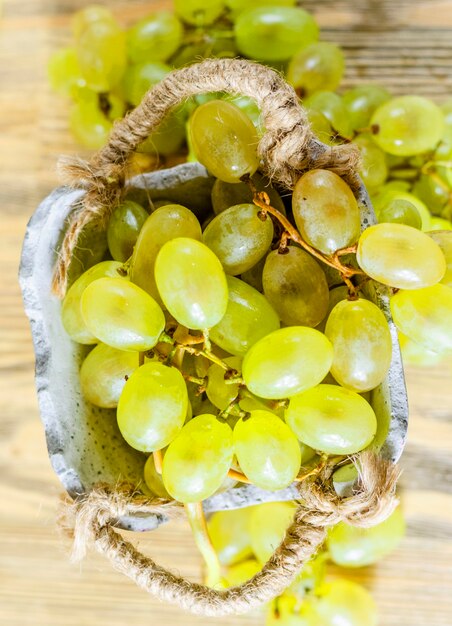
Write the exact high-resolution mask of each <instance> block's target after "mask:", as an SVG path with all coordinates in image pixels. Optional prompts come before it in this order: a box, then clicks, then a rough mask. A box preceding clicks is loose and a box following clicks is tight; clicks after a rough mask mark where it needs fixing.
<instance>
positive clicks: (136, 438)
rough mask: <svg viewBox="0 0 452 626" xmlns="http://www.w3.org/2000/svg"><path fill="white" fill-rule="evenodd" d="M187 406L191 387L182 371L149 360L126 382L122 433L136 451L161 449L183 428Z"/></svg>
mask: <svg viewBox="0 0 452 626" xmlns="http://www.w3.org/2000/svg"><path fill="white" fill-rule="evenodd" d="M187 405H188V395H187V386H186V384H185V381H184V378H183V376H182V374H181V373H180V372H179V370H177V369H176V368H174V367H167V366H166V365H163V364H162V363H156V362H150V363H145V365H142V366H141V367H139V368H138V369H137V370H136V371H135V372H134V373H133V374H132V376H131V377H130V378H129V380H128V381H127V382H126V384H125V385H124V389H123V392H122V394H121V397H120V398H119V403H118V412H117V414H118V426H119V430H120V431H121V435H122V436H123V437H124V439H125V440H126V441H127V443H128V444H129V445H130V446H132V448H135V449H136V450H141V451H142V452H154V450H161V448H164V447H165V446H167V445H168V444H169V443H170V442H171V441H173V439H174V438H175V437H176V436H177V434H178V433H179V431H180V430H181V428H182V426H183V424H184V421H185V417H186V415H187ZM190 423H191V422H189V424H190ZM165 456H166V455H165Z"/></svg>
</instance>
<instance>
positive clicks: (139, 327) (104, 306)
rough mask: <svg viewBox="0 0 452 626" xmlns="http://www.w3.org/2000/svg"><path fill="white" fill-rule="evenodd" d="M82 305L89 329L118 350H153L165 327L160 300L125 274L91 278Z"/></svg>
mask: <svg viewBox="0 0 452 626" xmlns="http://www.w3.org/2000/svg"><path fill="white" fill-rule="evenodd" d="M80 309H81V311H82V316H83V320H84V322H85V324H86V326H87V327H88V330H89V331H90V332H91V333H92V334H93V335H94V336H95V337H96V338H97V339H98V340H99V341H102V342H103V343H106V344H107V345H108V346H111V347H112V348H117V349H118V350H130V351H133V350H143V351H144V350H150V349H151V348H153V347H154V346H155V345H156V343H157V342H158V340H159V337H160V335H161V334H162V331H163V329H164V328H165V316H164V315H163V312H162V309H161V308H160V307H159V305H158V304H157V302H156V301H155V300H154V299H153V298H151V296H150V295H149V294H147V293H146V292H145V291H143V289H140V287H137V286H136V285H134V284H132V283H130V282H129V281H125V280H123V279H122V278H99V279H98V280H96V281H94V282H91V283H90V284H89V285H88V286H87V287H86V289H85V290H84V291H83V294H82V297H81V300H80Z"/></svg>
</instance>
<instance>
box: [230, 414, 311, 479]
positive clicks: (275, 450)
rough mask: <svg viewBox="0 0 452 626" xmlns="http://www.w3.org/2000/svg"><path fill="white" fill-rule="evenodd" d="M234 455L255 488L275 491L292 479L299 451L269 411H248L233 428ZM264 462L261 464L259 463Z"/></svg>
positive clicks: (284, 425)
mask: <svg viewBox="0 0 452 626" xmlns="http://www.w3.org/2000/svg"><path fill="white" fill-rule="evenodd" d="M233 434H234V452H235V455H236V457H237V460H238V462H239V464H240V468H241V470H242V472H243V473H244V474H245V476H246V477H247V478H248V479H249V480H250V481H251V482H252V483H253V485H256V486H257V487H260V488H261V489H266V490H268V491H277V490H278V489H284V488H285V487H288V486H289V485H290V484H291V483H292V482H293V481H294V480H295V478H296V476H297V474H298V471H299V469H300V464H301V451H300V446H299V445H298V441H297V438H296V437H295V435H294V434H293V432H292V431H291V430H290V428H289V427H288V426H287V425H286V424H285V423H284V422H283V421H282V420H280V419H279V418H278V417H277V416H276V415H274V414H273V413H270V411H259V410H257V411H251V413H250V415H249V417H246V418H242V419H240V420H239V421H238V422H237V424H236V425H235V428H234V433H233ZM262 459H265V462H262Z"/></svg>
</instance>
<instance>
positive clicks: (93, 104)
mask: <svg viewBox="0 0 452 626" xmlns="http://www.w3.org/2000/svg"><path fill="white" fill-rule="evenodd" d="M69 127H70V129H71V132H72V134H73V135H74V137H75V138H76V140H77V141H78V142H79V143H81V144H82V145H83V146H85V147H87V148H92V149H97V148H102V146H104V145H105V143H106V141H107V139H108V136H109V134H110V132H111V130H112V128H113V124H112V123H111V120H109V119H108V118H107V117H106V116H105V115H104V113H102V111H101V110H100V109H99V105H98V103H97V101H95V100H89V101H81V102H76V103H75V104H74V105H73V106H72V108H71V112H70V114H69Z"/></svg>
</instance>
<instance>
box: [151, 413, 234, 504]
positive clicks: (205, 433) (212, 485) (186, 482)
mask: <svg viewBox="0 0 452 626" xmlns="http://www.w3.org/2000/svg"><path fill="white" fill-rule="evenodd" d="M232 457H233V444H232V430H231V428H230V426H228V424H225V423H222V422H220V421H219V420H218V419H217V418H216V417H215V416H214V415H198V416H197V417H194V418H193V419H192V420H190V421H189V422H188V423H187V424H185V426H184V427H183V429H182V431H181V432H180V433H179V435H178V437H177V438H176V439H175V440H174V441H173V442H172V443H171V444H170V446H169V448H168V450H167V451H166V454H165V457H164V459H163V474H162V476H163V483H164V485H165V487H166V489H167V490H168V493H170V494H171V496H172V497H173V498H174V499H175V500H178V501H179V502H200V501H201V500H205V499H206V498H208V497H209V496H211V495H212V494H213V493H215V491H217V489H219V488H220V487H221V484H222V483H223V481H224V479H225V478H226V475H227V473H228V471H229V469H230V467H231V463H232Z"/></svg>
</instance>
